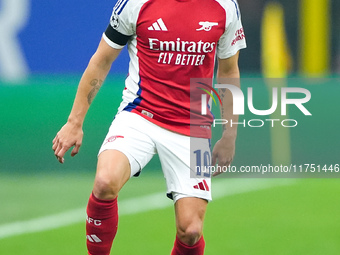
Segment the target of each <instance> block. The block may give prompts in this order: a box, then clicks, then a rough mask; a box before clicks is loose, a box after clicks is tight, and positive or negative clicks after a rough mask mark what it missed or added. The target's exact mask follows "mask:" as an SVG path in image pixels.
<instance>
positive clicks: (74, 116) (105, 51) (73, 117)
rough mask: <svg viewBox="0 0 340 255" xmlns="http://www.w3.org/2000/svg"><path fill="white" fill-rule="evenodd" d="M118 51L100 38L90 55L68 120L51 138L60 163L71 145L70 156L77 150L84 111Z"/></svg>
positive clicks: (81, 137) (85, 111) (79, 143)
mask: <svg viewBox="0 0 340 255" xmlns="http://www.w3.org/2000/svg"><path fill="white" fill-rule="evenodd" d="M120 51H121V50H117V49H114V48H112V47H110V46H109V45H108V44H107V43H106V42H105V41H104V40H103V39H102V40H101V42H100V44H99V46H98V49H97V51H96V53H95V54H94V55H93V56H92V58H91V60H90V62H89V64H88V66H87V68H86V70H85V72H84V74H83V76H82V78H81V80H80V82H79V86H78V90H77V94H76V97H75V100H74V103H73V107H72V110H71V113H70V115H69V117H68V120H67V122H66V124H65V125H64V126H63V127H62V128H61V129H60V131H59V132H58V133H57V135H56V137H55V138H54V139H53V146H52V149H53V150H54V154H55V156H56V157H57V159H58V161H59V162H60V163H64V155H65V153H66V152H67V151H68V150H69V149H70V148H71V147H73V146H74V148H73V150H72V152H71V156H72V157H73V156H75V155H76V154H77V153H78V152H79V148H80V146H81V144H82V140H83V129H82V126H83V122H84V119H85V116H86V113H87V111H88V109H89V107H90V105H91V103H92V101H93V99H94V98H95V96H96V94H97V92H98V91H99V89H100V87H101V86H102V84H103V82H104V80H105V78H106V76H107V74H108V72H109V71H110V68H111V65H112V63H113V61H114V60H115V59H116V58H117V56H118V55H119V53H120Z"/></svg>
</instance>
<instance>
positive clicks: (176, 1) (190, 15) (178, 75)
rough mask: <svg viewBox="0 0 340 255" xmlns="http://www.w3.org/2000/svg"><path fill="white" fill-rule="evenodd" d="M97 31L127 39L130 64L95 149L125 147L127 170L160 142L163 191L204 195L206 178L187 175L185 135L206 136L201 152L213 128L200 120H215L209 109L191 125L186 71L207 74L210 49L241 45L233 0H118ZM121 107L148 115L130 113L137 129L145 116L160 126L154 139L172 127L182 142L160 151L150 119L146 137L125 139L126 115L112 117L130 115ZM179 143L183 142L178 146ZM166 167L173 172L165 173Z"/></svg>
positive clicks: (231, 51)
mask: <svg viewBox="0 0 340 255" xmlns="http://www.w3.org/2000/svg"><path fill="white" fill-rule="evenodd" d="M103 38H104V40H105V41H106V42H107V44H109V45H110V46H111V47H113V48H115V49H121V48H123V47H124V46H125V45H126V44H127V46H128V51H129V56H130V64H129V75H128V77H127V79H126V82H125V90H124V91H123V101H122V103H121V105H120V107H119V110H118V115H117V117H116V119H115V120H114V122H113V124H112V125H113V126H114V127H115V128H113V126H112V128H111V129H110V131H109V134H108V135H107V138H106V140H105V141H104V143H103V146H102V148H101V151H103V150H106V149H117V150H121V151H123V152H124V153H125V155H127V156H128V158H129V160H130V165H131V170H132V172H131V175H133V174H135V173H136V172H138V171H140V170H141V169H142V168H143V166H145V164H146V163H147V162H148V161H149V160H150V158H151V156H152V155H153V154H154V153H156V152H158V153H159V154H160V151H159V148H162V153H163V155H166V156H163V155H162V156H161V155H160V158H161V163H162V167H163V171H164V173H165V177H166V179H167V184H168V192H169V193H173V194H174V193H176V194H177V193H180V194H185V195H194V196H198V197H202V198H205V199H208V200H210V188H209V186H210V180H206V181H204V182H203V184H204V185H203V186H202V183H201V182H202V180H203V179H198V180H191V181H189V180H188V178H189V172H190V171H187V169H189V170H190V158H192V157H194V156H195V155H193V151H191V152H190V142H189V139H184V138H183V137H186V136H190V137H197V138H200V139H204V140H205V142H204V144H205V145H203V148H202V149H201V150H202V153H204V151H206V150H209V153H210V146H209V138H210V136H211V131H210V129H207V128H205V127H206V126H210V125H211V122H212V120H213V116H212V114H210V113H209V114H208V115H205V116H202V115H200V116H199V117H200V118H201V119H202V118H203V122H204V123H205V125H201V124H200V125H196V126H195V125H193V123H191V122H190V116H191V115H190V114H192V113H190V79H191V78H211V79H212V78H213V73H214V65H215V59H216V56H217V57H218V58H220V59H226V58H229V57H232V56H233V55H235V54H236V53H237V52H238V51H239V50H240V49H242V48H245V47H246V42H245V37H244V32H243V27H242V23H241V16H240V10H239V7H238V4H237V1H236V0H119V1H118V2H117V3H116V5H115V7H114V9H113V14H112V17H111V22H110V25H109V26H108V28H107V30H106V31H105V33H104V34H103ZM124 112H125V113H124ZM126 112H131V113H134V114H137V115H139V116H138V117H139V118H140V117H142V119H143V118H144V120H146V121H147V122H142V121H141V119H136V122H133V123H131V121H130V122H129V123H130V125H132V126H133V125H134V127H132V128H133V129H134V130H135V131H136V132H138V129H139V127H138V126H136V124H137V123H138V124H140V125H144V126H145V125H148V124H146V123H149V124H152V125H156V126H158V127H159V128H161V129H162V130H163V131H164V134H163V135H160V136H159V137H158V139H159V141H161V140H162V137H165V136H167V135H169V136H172V135H170V133H171V134H175V135H178V136H181V137H182V138H181V137H179V138H173V139H174V140H175V139H176V140H178V141H179V143H182V144H181V145H180V144H179V145H178V146H177V145H174V144H173V143H170V142H169V146H168V148H167V149H168V152H164V151H163V147H162V146H163V145H164V144H161V145H159V144H157V143H158V141H156V140H157V139H154V138H153V135H154V134H153V133H150V132H149V133H146V134H145V132H148V131H150V130H154V131H155V132H158V131H156V129H155V128H154V127H151V126H152V125H151V126H150V128H143V130H144V129H145V132H144V134H145V136H149V138H148V139H149V140H148V142H146V143H145V142H143V141H142V139H137V140H139V141H140V143H137V140H136V139H132V140H130V142H131V144H130V145H127V144H128V142H127V141H125V142H123V140H125V139H126V137H128V136H129V131H128V130H129V128H128V127H126V125H127V124H126V122H125V124H124V125H125V126H123V127H121V128H120V127H119V126H120V125H123V124H122V123H121V122H120V123H121V124H120V123H119V122H118V120H119V119H120V120H121V121H122V120H124V119H125V120H127V119H128V118H131V117H128V115H126ZM122 113H123V114H122ZM131 113H130V114H131ZM197 114H198V115H199V114H200V112H198V113H197ZM119 115H123V116H119ZM130 116H131V115H130ZM134 119H135V118H134ZM150 122H151V123H150ZM143 123H144V124H143ZM200 123H202V122H200ZM190 125H191V126H190ZM204 126H205V127H204ZM135 131H133V132H135ZM123 133H124V134H123ZM141 136H142V134H141V133H140V134H138V133H134V134H131V137H141ZM110 139H111V140H110ZM126 140H128V139H126ZM165 140H166V139H165ZM150 144H152V146H150ZM170 144H172V145H170ZM202 144H203V143H202ZM143 146H144V147H143ZM145 146H146V147H145ZM179 147H185V148H187V150H186V151H185V152H183V150H182V149H181V150H179V149H178V148H179ZM140 148H149V151H148V152H146V154H143V153H141V152H142V151H144V149H142V150H141V149H140ZM179 151H180V152H179ZM195 151H196V152H197V149H196V150H195ZM209 157H210V156H209ZM168 162H170V163H168ZM176 162H177V163H176ZM173 168H174V169H173ZM169 169H170V170H169ZM167 171H174V173H172V174H167ZM183 176H186V177H183ZM183 178H184V180H183V182H181V183H179V184H176V182H178V181H177V180H178V179H183ZM189 179H190V178H189ZM191 179H192V178H191ZM185 183H189V184H187V186H188V187H184V185H185ZM205 185H207V186H205ZM201 187H203V188H201ZM190 190H192V191H190ZM196 191H197V192H198V193H195V192H196ZM203 193H204V194H208V195H202V194H203Z"/></svg>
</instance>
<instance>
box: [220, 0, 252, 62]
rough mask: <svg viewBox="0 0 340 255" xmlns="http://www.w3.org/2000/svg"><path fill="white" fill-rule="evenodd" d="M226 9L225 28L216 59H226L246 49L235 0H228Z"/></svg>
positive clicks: (239, 14)
mask: <svg viewBox="0 0 340 255" xmlns="http://www.w3.org/2000/svg"><path fill="white" fill-rule="evenodd" d="M229 3H230V4H229V5H228V6H227V8H226V28H225V32H224V33H223V35H222V36H221V38H220V40H219V41H218V46H217V57H218V58H220V59H226V58H230V57H232V56H234V55H235V54H236V53H237V52H238V51H239V50H241V49H244V48H246V47H247V44H246V38H245V35H244V30H243V26H242V22H241V13H240V9H239V7H238V4H237V1H236V0H230V2H229Z"/></svg>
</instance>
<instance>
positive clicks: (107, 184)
mask: <svg viewBox="0 0 340 255" xmlns="http://www.w3.org/2000/svg"><path fill="white" fill-rule="evenodd" d="M129 178H130V163H129V160H128V158H127V157H126V156H125V155H124V154H123V153H122V152H120V151H117V150H106V151H104V152H102V153H101V154H100V155H99V157H98V164H97V172H96V177H95V182H94V187H93V192H92V194H91V196H90V199H89V202H88V205H87V222H86V237H87V249H88V252H89V254H91V255H108V254H110V250H111V246H112V242H113V239H114V237H115V235H116V233H117V228H118V205H117V196H118V193H119V191H120V190H121V188H122V187H123V185H124V184H125V183H126V182H127V181H128V179H129Z"/></svg>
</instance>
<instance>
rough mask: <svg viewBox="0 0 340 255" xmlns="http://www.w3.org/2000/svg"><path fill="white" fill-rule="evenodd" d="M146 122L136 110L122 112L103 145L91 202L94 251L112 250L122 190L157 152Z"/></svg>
mask: <svg viewBox="0 0 340 255" xmlns="http://www.w3.org/2000/svg"><path fill="white" fill-rule="evenodd" d="M144 122H145V120H144V119H143V118H142V117H140V116H137V115H136V114H134V113H129V112H121V113H119V114H118V115H117V116H116V118H115V120H114V121H113V122H112V125H111V127H110V130H109V132H108V134H107V136H106V138H105V141H104V143H103V145H102V147H101V149H100V152H99V157H98V164H97V173H96V177H95V182H94V187H93V192H92V194H91V196H90V199H89V202H88V206H87V215H88V216H87V222H86V235H87V247H88V251H89V254H91V255H108V254H110V250H111V245H112V242H113V239H114V237H115V234H116V231H117V225H118V206H117V196H118V193H119V191H120V190H121V188H122V187H123V186H124V184H125V183H126V182H127V181H128V180H129V178H130V177H131V176H133V175H135V174H137V173H138V172H139V171H141V169H142V168H143V167H144V166H145V165H146V164H147V163H148V162H149V161H150V159H151V158H152V156H153V155H154V154H155V148H154V143H153V142H152V140H151V139H150V138H149V137H148V136H147V135H145V134H144V131H143V128H147V127H145V123H144Z"/></svg>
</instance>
